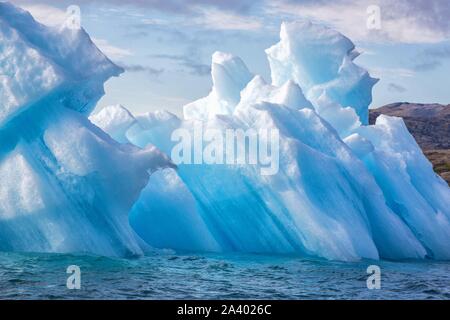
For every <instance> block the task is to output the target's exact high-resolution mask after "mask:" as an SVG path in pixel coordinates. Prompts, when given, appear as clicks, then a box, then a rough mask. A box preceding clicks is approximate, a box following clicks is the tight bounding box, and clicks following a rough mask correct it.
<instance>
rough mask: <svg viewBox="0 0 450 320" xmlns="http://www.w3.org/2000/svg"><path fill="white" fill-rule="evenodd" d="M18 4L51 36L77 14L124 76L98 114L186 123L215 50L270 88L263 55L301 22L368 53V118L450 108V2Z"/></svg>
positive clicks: (111, 86)
mask: <svg viewBox="0 0 450 320" xmlns="http://www.w3.org/2000/svg"><path fill="white" fill-rule="evenodd" d="M11 2H12V3H14V4H16V5H19V6H21V7H22V8H24V9H26V10H28V11H30V12H31V13H32V14H33V16H34V17H35V18H36V19H37V20H38V21H40V22H41V23H44V24H47V25H51V26H59V25H61V24H63V23H64V21H66V18H67V14H66V11H67V8H68V7H69V6H70V5H77V6H79V7H80V10H81V25H82V27H83V28H84V29H86V31H87V32H88V33H89V34H90V36H91V38H92V39H93V41H94V42H95V43H96V44H97V46H98V47H99V48H100V49H101V50H102V51H103V52H104V53H105V54H106V55H107V56H108V57H109V58H110V59H111V60H112V61H114V62H115V63H116V64H117V65H120V66H122V67H123V68H124V69H125V70H126V72H125V73H124V74H122V75H121V76H120V77H118V78H113V79H111V80H109V81H108V82H107V83H106V85H105V90H106V94H105V96H104V97H103V98H102V99H101V101H100V102H99V104H98V107H97V110H99V109H101V108H103V107H105V106H108V105H113V104H122V105H124V106H125V107H127V108H128V109H129V110H131V111H132V112H133V113H144V112H148V111H154V110H157V109H166V110H169V111H171V112H173V113H176V114H178V115H180V114H181V113H182V107H183V105H185V104H186V103H189V102H191V101H194V100H196V99H198V98H201V97H203V96H206V95H207V94H208V92H209V91H210V89H211V85H212V84H211V77H210V63H211V55H212V54H213V53H214V52H215V51H217V50H219V51H224V52H229V53H232V54H234V55H237V56H239V57H241V58H242V59H243V60H244V62H245V63H246V64H247V66H248V67H249V69H250V70H251V71H252V72H253V73H254V74H260V75H262V76H263V77H264V78H265V79H266V80H268V81H269V82H270V70H269V64H268V61H267V57H266V55H265V52H264V50H265V49H266V48H269V47H270V46H272V45H273V44H275V43H277V42H278V39H279V28H280V24H281V22H282V21H296V20H304V19H308V20H311V21H314V22H320V23H323V24H326V25H328V26H330V27H332V28H334V29H336V30H338V31H340V32H342V33H343V34H344V35H346V36H347V37H349V38H350V39H352V41H353V42H354V43H355V45H356V47H357V49H358V50H359V51H360V52H361V53H362V55H361V56H360V57H358V58H357V60H356V62H357V64H359V65H361V66H362V67H364V68H366V69H367V70H369V72H370V74H371V75H372V76H374V77H377V78H379V79H380V81H379V83H378V84H377V85H376V86H375V88H374V91H373V95H374V99H373V103H372V105H371V108H376V107H380V106H383V105H385V104H388V103H393V102H404V101H407V102H416V103H444V104H449V103H450V1H448V0H314V1H313V0H261V1H257V0H253V1H252V0H128V1H121V0H109V1H107V0H103V1H98V0H97V1H95V2H94V1H88V0H70V1H66V0H59V1H49V0H32V1H31V0H13V1H11ZM374 6H375V7H374ZM374 8H375V11H374ZM377 8H378V9H379V14H378V11H377ZM378 18H379V19H378ZM373 19H375V20H373ZM374 21H375V22H374ZM368 22H369V24H370V25H371V26H372V27H368Z"/></svg>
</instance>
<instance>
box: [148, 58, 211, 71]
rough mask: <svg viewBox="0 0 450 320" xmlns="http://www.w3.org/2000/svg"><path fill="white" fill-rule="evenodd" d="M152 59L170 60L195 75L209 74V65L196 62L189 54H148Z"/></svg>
mask: <svg viewBox="0 0 450 320" xmlns="http://www.w3.org/2000/svg"><path fill="white" fill-rule="evenodd" d="M149 57H150V58H154V59H164V60H171V61H174V62H176V63H178V64H179V65H181V66H183V67H186V68H187V69H188V71H189V73H191V74H193V75H197V76H207V75H210V74H211V67H210V66H209V65H206V64H202V63H199V62H197V61H196V60H195V59H193V58H192V57H190V56H187V55H186V56H183V55H172V54H152V55H150V56H149Z"/></svg>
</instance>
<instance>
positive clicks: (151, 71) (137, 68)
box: [120, 63, 164, 76]
mask: <svg viewBox="0 0 450 320" xmlns="http://www.w3.org/2000/svg"><path fill="white" fill-rule="evenodd" d="M120 66H121V67H122V68H124V69H125V70H126V71H128V72H146V73H148V74H149V75H152V76H158V75H160V74H161V73H163V72H164V69H163V68H161V69H156V68H152V67H148V66H143V65H140V64H131V65H129V64H124V63H120Z"/></svg>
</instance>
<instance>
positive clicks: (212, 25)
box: [191, 9, 263, 31]
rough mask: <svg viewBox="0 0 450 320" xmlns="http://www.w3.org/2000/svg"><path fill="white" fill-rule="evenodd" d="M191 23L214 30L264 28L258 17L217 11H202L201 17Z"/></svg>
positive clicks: (252, 29)
mask: <svg viewBox="0 0 450 320" xmlns="http://www.w3.org/2000/svg"><path fill="white" fill-rule="evenodd" d="M191 23H193V24H198V25H200V26H202V27H204V28H207V29H213V30H245V31H254V30H260V29H261V28H262V27H263V24H262V23H261V21H260V20H259V19H258V18H256V17H248V16H243V15H241V14H237V13H232V12H225V11H220V10H217V9H202V10H201V11H200V15H199V16H198V17H197V18H194V19H193V20H192V21H191Z"/></svg>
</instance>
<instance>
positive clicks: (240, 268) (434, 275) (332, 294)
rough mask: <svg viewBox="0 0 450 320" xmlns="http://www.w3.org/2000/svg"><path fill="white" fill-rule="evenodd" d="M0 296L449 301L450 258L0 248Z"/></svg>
mask: <svg viewBox="0 0 450 320" xmlns="http://www.w3.org/2000/svg"><path fill="white" fill-rule="evenodd" d="M72 265H75V266H78V267H79V269H80V271H81V273H80V279H79V280H80V289H79V290H71V289H68V286H67V279H68V278H69V277H71V276H72V275H71V274H68V273H67V268H68V267H69V266H72ZM370 265H377V266H379V267H380V270H381V275H380V281H381V282H380V284H381V288H380V289H372V290H370V289H368V286H367V279H368V278H369V277H370V274H368V273H367V268H368V267H369V266H370ZM0 299H450V263H449V262H434V261H433V262H431V261H428V262H427V261H425V262H423V261H422V262H413V261H405V262H390V261H359V262H345V263H343V262H331V261H326V260H318V259H309V258H301V257H297V256H269V255H251V254H245V255H243V254H223V255H217V254H192V253H184V254H175V253H173V252H164V251H163V252H158V253H153V254H149V255H147V256H143V257H139V258H132V259H119V258H106V257H99V256H87V255H62V254H19V253H0Z"/></svg>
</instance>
